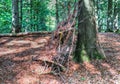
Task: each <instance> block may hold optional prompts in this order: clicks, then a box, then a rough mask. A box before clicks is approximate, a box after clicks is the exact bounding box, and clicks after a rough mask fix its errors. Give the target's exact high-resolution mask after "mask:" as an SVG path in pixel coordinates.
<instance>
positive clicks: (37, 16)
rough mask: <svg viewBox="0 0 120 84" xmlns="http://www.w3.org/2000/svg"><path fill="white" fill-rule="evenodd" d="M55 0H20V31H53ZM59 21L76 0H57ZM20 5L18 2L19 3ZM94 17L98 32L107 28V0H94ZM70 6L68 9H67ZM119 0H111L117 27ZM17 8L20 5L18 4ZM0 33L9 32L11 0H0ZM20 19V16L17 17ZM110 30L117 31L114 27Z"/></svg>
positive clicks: (119, 21) (54, 25)
mask: <svg viewBox="0 0 120 84" xmlns="http://www.w3.org/2000/svg"><path fill="white" fill-rule="evenodd" d="M55 1H56V0H22V12H20V14H21V13H22V14H21V15H22V21H20V22H21V23H22V32H26V31H27V32H34V31H53V30H54V29H55V27H56V7H55V6H56V2H55ZM57 1H58V4H57V5H58V15H59V21H63V20H66V18H67V17H68V15H69V13H71V12H72V11H73V9H74V2H75V1H78V0H57ZM116 4H117V6H116V7H115V5H116ZM19 5H20V3H19ZM95 5H96V17H97V20H98V21H97V23H98V26H99V31H100V32H105V31H106V29H107V19H108V18H109V17H108V0H95ZM69 7H70V10H69ZM119 7H120V0H113V8H112V9H111V10H113V15H112V18H113V21H114V12H115V11H114V10H117V12H118V28H119V29H120V8H119ZM19 10H21V9H20V6H19ZM0 16H1V17H0V33H10V32H11V30H12V28H11V23H12V0H0ZM18 19H20V18H18ZM112 31H117V30H116V29H115V28H113V29H112Z"/></svg>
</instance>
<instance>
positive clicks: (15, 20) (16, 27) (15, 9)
mask: <svg viewBox="0 0 120 84" xmlns="http://www.w3.org/2000/svg"><path fill="white" fill-rule="evenodd" d="M18 3H19V0H12V32H13V33H19V32H20V24H19V6H18Z"/></svg>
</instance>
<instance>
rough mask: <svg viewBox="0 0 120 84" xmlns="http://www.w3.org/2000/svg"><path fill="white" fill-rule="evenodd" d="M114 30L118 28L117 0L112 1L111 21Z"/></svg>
mask: <svg viewBox="0 0 120 84" xmlns="http://www.w3.org/2000/svg"><path fill="white" fill-rule="evenodd" d="M113 27H114V31H117V30H118V0H115V1H114V21H113Z"/></svg>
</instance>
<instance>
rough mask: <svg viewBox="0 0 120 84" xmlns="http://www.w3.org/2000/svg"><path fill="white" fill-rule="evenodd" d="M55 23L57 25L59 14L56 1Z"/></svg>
mask: <svg viewBox="0 0 120 84" xmlns="http://www.w3.org/2000/svg"><path fill="white" fill-rule="evenodd" d="M55 6H56V23H57V24H58V23H59V13H58V0H56V5H55Z"/></svg>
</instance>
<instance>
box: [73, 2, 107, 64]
mask: <svg viewBox="0 0 120 84" xmlns="http://www.w3.org/2000/svg"><path fill="white" fill-rule="evenodd" d="M103 57H105V54H104V52H103V50H102V49H101V46H100V44H99V41H98V37H97V29H96V22H95V9H94V4H93V0H79V3H78V37H77V43H76V50H75V56H74V60H75V61H76V62H81V61H90V59H93V58H95V59H99V58H103Z"/></svg>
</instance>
